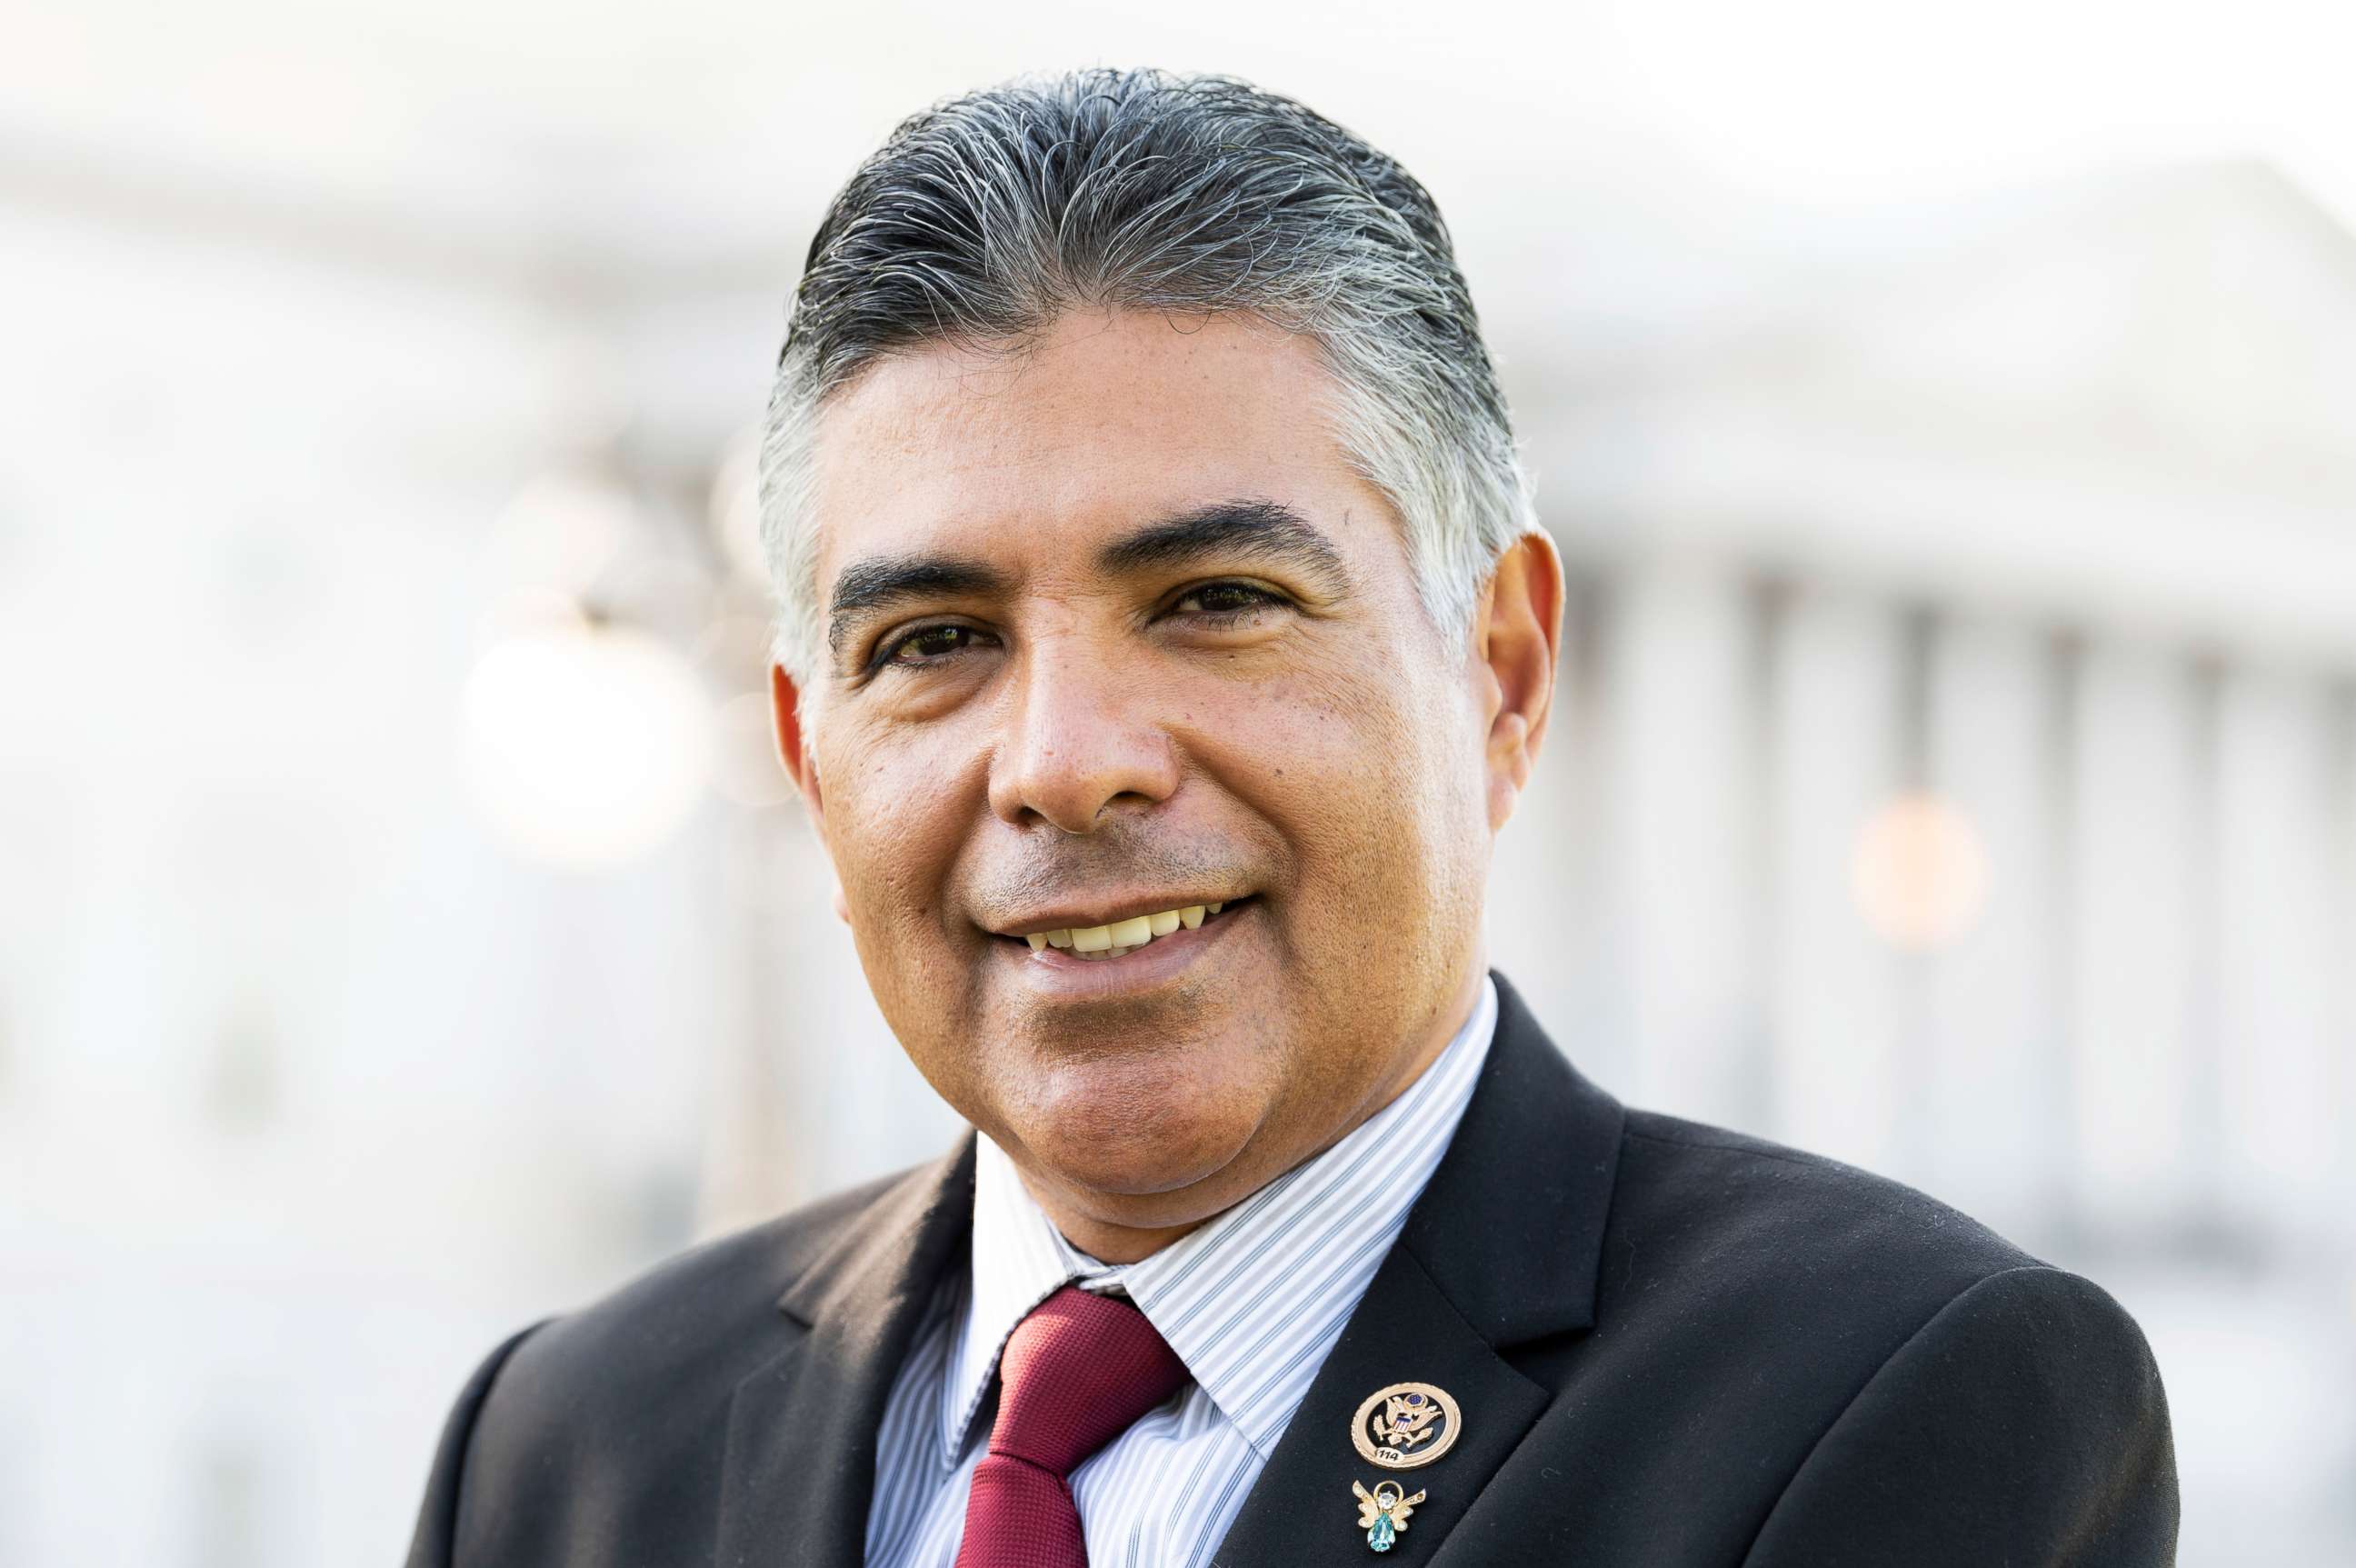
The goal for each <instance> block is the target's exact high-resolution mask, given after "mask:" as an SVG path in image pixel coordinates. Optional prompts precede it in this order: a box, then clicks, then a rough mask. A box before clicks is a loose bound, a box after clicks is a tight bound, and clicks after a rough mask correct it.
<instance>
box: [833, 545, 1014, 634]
mask: <svg viewBox="0 0 2356 1568" xmlns="http://www.w3.org/2000/svg"><path fill="white" fill-rule="evenodd" d="M1006 589H1007V577H1006V574H1005V573H1003V572H1001V571H1000V570H998V568H997V567H995V566H991V565H990V564H986V563H984V562H980V561H976V560H973V559H971V558H970V557H968V556H962V555H887V556H881V557H878V558H876V559H874V560H871V561H854V562H852V563H851V564H850V565H848V566H846V567H844V568H843V569H842V575H841V576H839V577H837V578H836V579H835V580H834V594H833V596H831V597H830V599H829V600H828V603H827V609H826V618H827V625H826V645H827V647H828V648H829V649H830V650H832V651H833V652H835V653H838V654H840V653H841V651H842V641H843V638H844V637H845V635H847V634H848V633H849V631H850V629H851V626H852V625H853V624H854V623H856V622H858V621H860V620H862V619H864V618H867V617H869V616H872V615H874V614H876V613H877V612H878V611H881V610H884V609H888V608H890V607H892V606H894V605H897V604H903V603H905V602H906V601H908V600H910V599H925V598H938V597H944V596H955V595H964V596H975V597H980V596H988V595H991V594H1003V593H1004V592H1005V591H1006Z"/></svg>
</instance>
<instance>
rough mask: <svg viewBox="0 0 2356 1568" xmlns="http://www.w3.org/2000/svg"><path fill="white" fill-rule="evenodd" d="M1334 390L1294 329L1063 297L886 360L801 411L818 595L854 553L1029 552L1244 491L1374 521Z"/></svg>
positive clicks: (1336, 516) (1374, 496) (1369, 492)
mask: <svg viewBox="0 0 2356 1568" xmlns="http://www.w3.org/2000/svg"><path fill="white" fill-rule="evenodd" d="M1333 392H1334V382H1333V378H1332V377H1331V375H1330V374H1329V373H1328V372H1327V371H1326V370H1325V368H1324V365H1323V361H1322V360H1321V358H1320V356H1319V353H1318V350H1317V348H1316V345H1315V343H1314V342H1313V341H1312V339H1310V338H1304V337H1301V336H1300V335H1298V334H1294V333H1290V332H1285V331H1282V330H1280V329H1279V328H1275V327H1272V326H1269V324H1267V323H1265V322H1261V321H1258V320H1256V319H1251V318H1245V317H1212V318H1208V319H1204V318H1193V319H1184V318H1173V317H1164V316H1160V315H1148V314H1144V313H1139V312H1130V311H1110V312H1106V311H1091V312H1078V313H1074V314H1070V315H1067V316H1066V317H1062V318H1061V319H1059V320H1058V321H1056V322H1055V324H1053V325H1052V326H1051V327H1050V328H1048V329H1047V330H1046V331H1045V332H1044V333H1043V334H1042V335H1041V337H1040V338H1038V339H1037V340H1036V341H1034V342H1031V343H1028V344H1025V345H1024V346H1023V347H1022V348H1020V349H1012V350H1009V351H996V352H993V351H980V350H976V349H969V348H963V347H958V346H955V345H950V344H933V345H928V346H926V347H925V348H923V349H917V350H914V351H911V352H908V353H905V354H900V355H895V356H893V357H890V358H887V359H885V360H882V361H880V362H878V363H877V364H875V365H874V366H873V367H871V368H869V369H868V370H867V371H864V372H863V373H862V375H861V377H860V378H859V379H858V380H857V381H854V382H852V383H851V386H850V387H849V388H847V389H846V390H844V391H843V392H841V393H839V394H838V395H837V396H836V397H835V398H833V399H831V400H830V402H829V403H828V405H827V407H826V409H825V411H824V412H823V413H821V415H820V417H819V430H818V443H817V451H816V454H815V456H816V464H815V472H814V475H813V478H815V480H816V488H815V493H814V496H813V499H814V501H815V503H816V512H817V519H818V524H819V541H818V544H819V549H818V567H819V584H820V585H821V595H823V585H825V584H827V583H830V582H831V581H832V579H833V577H834V575H835V574H836V572H837V571H838V570H839V569H840V568H841V564H843V563H844V562H845V561H847V560H850V559H853V558H855V557H858V556H862V555H865V554H868V553H877V552H890V553H901V552H913V551H925V550H954V551H956V552H957V553H960V554H967V555H981V556H1004V555H1006V554H1008V553H1023V551H1024V550H1025V549H1026V548H1028V547H1032V546H1036V547H1039V548H1040V549H1042V550H1046V549H1049V547H1050V542H1052V541H1053V540H1055V538H1056V537H1057V536H1059V535H1065V534H1066V531H1067V530H1075V529H1080V530H1086V529H1110V528H1115V527H1119V526H1121V525H1123V524H1125V523H1133V522H1135V521H1138V520H1139V519H1141V518H1144V517H1149V516H1154V515H1164V514H1168V513H1171V512H1173V511H1177V510H1183V509H1185V508H1187V507H1189V506H1192V505H1197V504H1200V503H1202V502H1204V501H1206V500H1224V499H1231V498H1235V497H1243V496H1249V497H1257V498H1262V499H1269V500H1276V501H1281V502H1284V503H1287V504H1289V505H1291V506H1293V507H1294V508H1296V509H1297V510H1302V511H1304V512H1305V513H1307V514H1309V515H1312V516H1317V517H1319V518H1320V520H1321V521H1326V522H1327V523H1328V524H1329V525H1330V526H1333V527H1334V528H1336V529H1337V530H1340V529H1341V525H1342V523H1343V520H1344V518H1345V517H1347V518H1348V519H1350V520H1351V521H1353V522H1356V523H1360V524H1362V525H1374V526H1375V527H1376V529H1378V530H1379V531H1380V532H1390V529H1389V527H1388V526H1387V523H1385V522H1378V520H1387V518H1388V516H1389V513H1388V509H1387V506H1386V505H1385V504H1384V502H1383V500H1382V499H1381V497H1380V496H1379V494H1378V493H1377V492H1376V491H1375V490H1373V489H1372V488H1371V487H1369V486H1367V485H1366V484H1365V481H1364V480H1363V479H1361V478H1359V477H1358V476H1357V474H1356V473H1355V470H1354V469H1353V468H1352V467H1350V465H1349V463H1348V461H1347V459H1346V458H1345V456H1344V454H1343V452H1342V449H1341V446H1340V445H1339V443H1338V441H1337V440H1336V439H1335V437H1334V435H1333V426H1332V423H1331V420H1330V416H1329V412H1328V405H1327V400H1328V399H1329V398H1330V397H1331V396H1332V395H1333ZM1343 532H1347V533H1356V532H1359V529H1358V528H1355V527H1353V528H1348V529H1346V530H1344V531H1343ZM1066 542H1068V540H1067V539H1066ZM1335 542H1336V543H1337V544H1340V545H1342V546H1343V547H1344V548H1348V547H1349V545H1350V544H1351V543H1352V542H1354V541H1351V540H1348V539H1345V538H1344V537H1342V536H1341V535H1340V533H1338V532H1337V537H1336V539H1335ZM1056 553H1058V554H1060V552H1056Z"/></svg>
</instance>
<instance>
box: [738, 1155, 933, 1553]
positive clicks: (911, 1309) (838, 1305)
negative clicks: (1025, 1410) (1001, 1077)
mask: <svg viewBox="0 0 2356 1568" xmlns="http://www.w3.org/2000/svg"><path fill="white" fill-rule="evenodd" d="M972 1220H973V1139H972V1137H971V1135H970V1134H969V1135H968V1136H967V1137H966V1138H965V1139H964V1140H963V1141H962V1142H961V1143H960V1144H958V1147H957V1148H956V1149H955V1150H954V1151H952V1152H951V1153H950V1154H949V1155H948V1156H946V1157H944V1158H943V1159H941V1160H938V1161H937V1162H935V1163H934V1164H933V1165H928V1166H925V1167H923V1168H921V1169H919V1170H916V1171H915V1172H912V1173H910V1175H909V1176H908V1177H907V1178H906V1179H905V1180H904V1181H902V1182H901V1183H900V1184H898V1185H897V1186H895V1187H892V1188H891V1189H890V1190H889V1191H887V1192H886V1193H885V1195H884V1196H883V1197H881V1198H879V1199H877V1200H876V1202H875V1204H874V1206H873V1208H870V1209H869V1210H868V1211H867V1213H866V1214H864V1215H862V1217H861V1219H860V1220H859V1221H858V1222H857V1223H856V1224H855V1225H854V1226H853V1227H852V1228H851V1233H850V1234H849V1236H848V1237H847V1238H846V1239H845V1240H844V1241H843V1242H842V1243H841V1245H840V1246H839V1247H838V1248H837V1249H836V1251H834V1252H833V1253H831V1254H830V1255H829V1256H828V1257H827V1258H826V1259H825V1260H823V1261H822V1262H819V1263H818V1264H816V1265H814V1266H813V1267H811V1268H810V1269H809V1271H808V1272H807V1273H805V1274H804V1275H803V1276H802V1278H801V1279H799V1280H798V1281H797V1282H796V1283H795V1284H794V1288H793V1289H792V1290H790V1291H788V1292H787V1294H785V1296H784V1297H783V1298H782V1299H781V1300H780V1301H779V1302H778V1304H777V1305H778V1306H779V1308H780V1310H782V1311H783V1312H784V1313H785V1314H786V1316H787V1317H789V1318H791V1319H793V1320H794V1321H795V1325H796V1326H798V1327H799V1328H800V1330H801V1331H800V1333H799V1335H798V1337H797V1338H796V1339H795V1341H794V1342H793V1343H792V1344H791V1345H790V1346H788V1347H787V1348H786V1349H785V1350H783V1351H782V1352H780V1353H779V1354H778V1355H777V1356H776V1357H774V1358H773V1359H770V1360H769V1361H768V1362H767V1363H766V1365H764V1366H763V1367H762V1368H761V1369H759V1370H758V1371H756V1372H755V1373H754V1374H753V1375H752V1376H751V1377H749V1378H746V1379H745V1380H744V1381H743V1382H741V1383H739V1384H738V1385H737V1386H736V1391H735V1395H734V1399H733V1400H732V1401H731V1402H730V1405H729V1412H728V1440H727V1453H726V1458H725V1459H724V1461H723V1466H722V1472H721V1500H720V1521H719V1552H718V1555H717V1562H718V1563H721V1564H723V1565H724V1568H805V1565H807V1568H839V1565H840V1564H842V1563H858V1562H861V1561H862V1560H863V1559H864V1558H865V1555H866V1541H867V1512H868V1508H869V1505H870V1502H871V1500H872V1498H873V1493H874V1487H875V1434H876V1431H877V1429H878V1427H880V1426H881V1425H882V1423H883V1405H884V1402H885V1401H886V1400H887V1399H888V1398H889V1397H890V1395H891V1391H892V1384H893V1381H894V1379H895V1378H896V1376H897V1375H898V1372H899V1369H900V1363H901V1361H902V1360H903V1359H905V1356H906V1354H907V1350H908V1347H909V1343H910V1341H911V1340H912V1339H913V1338H914V1337H915V1336H916V1329H917V1326H919V1325H920V1324H921V1323H922V1322H923V1320H924V1316H925V1309H926V1306H927V1305H929V1304H930V1303H931V1301H932V1298H933V1292H934V1290H935V1289H936V1287H937V1285H938V1283H939V1282H940V1280H941V1278H942V1275H943V1274H944V1273H946V1272H947V1271H948V1269H949V1268H951V1267H952V1266H954V1265H955V1263H956V1262H957V1261H958V1257H959V1256H960V1255H961V1252H962V1249H963V1247H964V1244H965V1241H966V1240H967V1238H968V1236H969V1233H970V1229H971V1225H972Z"/></svg>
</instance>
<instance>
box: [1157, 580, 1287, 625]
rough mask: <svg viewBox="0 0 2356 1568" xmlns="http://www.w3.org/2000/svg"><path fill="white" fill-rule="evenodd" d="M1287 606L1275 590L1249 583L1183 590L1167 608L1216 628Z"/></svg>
mask: <svg viewBox="0 0 2356 1568" xmlns="http://www.w3.org/2000/svg"><path fill="white" fill-rule="evenodd" d="M1289 603H1290V600H1288V599H1287V598H1285V596H1283V595H1281V594H1280V593H1277V592H1276V591H1275V590H1273V589H1271V588H1263V587H1260V586H1258V585H1256V584H1252V583H1205V584H1203V585H1201V586H1200V587H1194V588H1189V589H1187V590H1186V591H1185V593H1183V594H1182V595H1180V596H1179V597H1178V600H1177V602H1176V603H1174V604H1173V605H1172V606H1171V608H1172V609H1173V610H1174V611H1176V612H1177V613H1179V614H1181V615H1191V616H1194V617H1195V618H1198V619H1202V620H1206V621H1209V622H1210V623H1211V624H1212V625H1214V626H1219V625H1225V624H1226V623H1228V622H1232V621H1240V620H1243V619H1245V618H1248V617H1250V616H1252V615H1254V614H1256V613H1258V611H1260V610H1264V609H1271V608H1277V607H1281V606H1284V605H1286V604H1289Z"/></svg>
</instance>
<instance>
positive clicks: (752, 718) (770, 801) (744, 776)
mask: <svg viewBox="0 0 2356 1568" xmlns="http://www.w3.org/2000/svg"><path fill="white" fill-rule="evenodd" d="M715 728H716V729H717V731H718V733H719V741H720V746H719V750H718V752H717V754H716V755H715V757H714V758H713V764H714V766H713V768H712V787H713V788H714V789H718V790H719V791H720V793H721V794H723V795H725V796H726V797H727V798H728V799H730V800H734V801H735V802H736V803H737V804H738V805H740V806H754V807H769V806H781V805H783V804H785V802H787V800H792V799H793V795H794V781H793V780H792V779H789V778H787V776H786V768H785V764H784V763H782V762H781V761H779V760H778V758H777V742H776V719H775V717H773V716H772V714H771V713H770V709H769V693H766V692H743V693H738V694H737V695H735V696H734V697H731V698H729V699H728V701H727V702H725V703H722V704H721V707H720V719H719V723H718V724H717V725H716V726H715Z"/></svg>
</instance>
